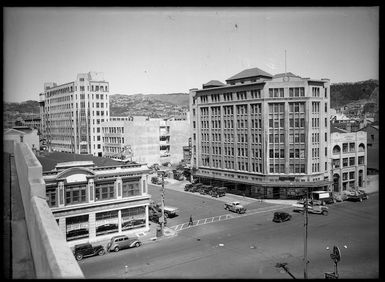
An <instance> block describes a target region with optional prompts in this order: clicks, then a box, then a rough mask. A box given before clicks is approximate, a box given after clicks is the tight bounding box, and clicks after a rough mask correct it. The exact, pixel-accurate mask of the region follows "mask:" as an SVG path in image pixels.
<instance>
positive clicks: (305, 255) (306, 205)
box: [303, 187, 309, 279]
mask: <svg viewBox="0 0 385 282" xmlns="http://www.w3.org/2000/svg"><path fill="white" fill-rule="evenodd" d="M308 194H309V187H306V199H305V223H304V227H305V236H304V237H305V238H304V240H305V241H304V254H303V260H304V272H303V278H304V279H307V264H308V260H307V226H308V197H309V195H308Z"/></svg>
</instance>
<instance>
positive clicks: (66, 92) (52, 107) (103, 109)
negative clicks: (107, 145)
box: [39, 72, 110, 156]
mask: <svg viewBox="0 0 385 282" xmlns="http://www.w3.org/2000/svg"><path fill="white" fill-rule="evenodd" d="M39 96H40V101H39V102H40V118H41V131H42V134H43V137H45V138H46V139H47V145H48V148H49V150H53V151H61V152H70V153H77V154H92V155H94V156H101V155H102V138H101V134H102V133H101V123H102V122H104V121H108V119H109V116H110V113H109V83H108V82H107V81H105V80H104V78H103V73H96V72H89V73H81V74H78V75H77V78H76V80H75V81H72V82H68V83H65V84H61V85H57V84H56V83H54V82H50V83H45V84H44V92H42V93H40V94H39Z"/></svg>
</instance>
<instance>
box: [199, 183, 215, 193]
mask: <svg viewBox="0 0 385 282" xmlns="http://www.w3.org/2000/svg"><path fill="white" fill-rule="evenodd" d="M212 188H213V186H211V185H202V186H201V187H200V189H199V194H201V195H208V194H209V193H210V191H211V189H212Z"/></svg>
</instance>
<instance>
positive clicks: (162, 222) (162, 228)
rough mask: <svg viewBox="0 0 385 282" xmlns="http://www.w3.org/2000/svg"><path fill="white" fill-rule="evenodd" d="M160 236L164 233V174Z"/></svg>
mask: <svg viewBox="0 0 385 282" xmlns="http://www.w3.org/2000/svg"><path fill="white" fill-rule="evenodd" d="M160 228H161V235H162V236H163V231H164V173H162V216H161V218H160Z"/></svg>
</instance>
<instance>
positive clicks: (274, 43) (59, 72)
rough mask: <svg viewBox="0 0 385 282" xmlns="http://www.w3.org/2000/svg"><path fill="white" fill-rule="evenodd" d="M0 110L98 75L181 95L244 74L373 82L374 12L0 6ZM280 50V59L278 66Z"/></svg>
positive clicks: (114, 87) (114, 84)
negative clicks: (50, 86)
mask: <svg viewBox="0 0 385 282" xmlns="http://www.w3.org/2000/svg"><path fill="white" fill-rule="evenodd" d="M3 13H4V14H3V32H4V40H3V56H4V61H3V62H4V65H3V68H4V69H3V81H4V88H3V89H4V92H3V93H4V94H3V100H4V101H5V102H22V101H26V100H36V101H38V100H39V93H41V92H43V87H44V83H45V82H56V83H57V84H58V85H60V84H64V83H68V82H71V81H74V80H76V76H77V74H78V73H88V72H90V71H92V72H102V73H104V79H105V80H106V81H108V82H109V84H110V94H138V93H143V94H164V93H188V92H189V89H192V88H202V84H204V83H207V82H208V81H210V80H219V81H221V82H223V83H225V80H226V79H228V78H230V77H231V76H233V75H235V74H237V73H239V72H241V71H243V70H245V69H248V68H254V67H257V68H260V69H262V70H264V71H266V72H268V73H270V74H273V75H274V74H277V73H282V72H285V61H286V70H287V71H288V72H292V73H294V74H296V75H299V76H302V77H310V78H313V79H320V78H329V79H330V80H331V83H338V82H356V81H363V80H367V79H378V76H379V74H378V72H379V71H378V69H379V8H378V7H291V8H279V7H278V8H277V7H275V8H268V7H241V8H240V7H237V8H226V7H204V8H203V7H202V8H197V7H194V8H176V7H175V8H173V7H169V8H164V7H159V8H149V7H142V8H140V7H136V8H133V7H115V8H113V7H111V8H108V7H103V8H91V7H90V8H86V7H84V8H81V7H78V8H70V7H51V8H48V7H47V8H44V7H39V8H10V7H8V8H7V7H6V8H3ZM285 50H286V60H285Z"/></svg>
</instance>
